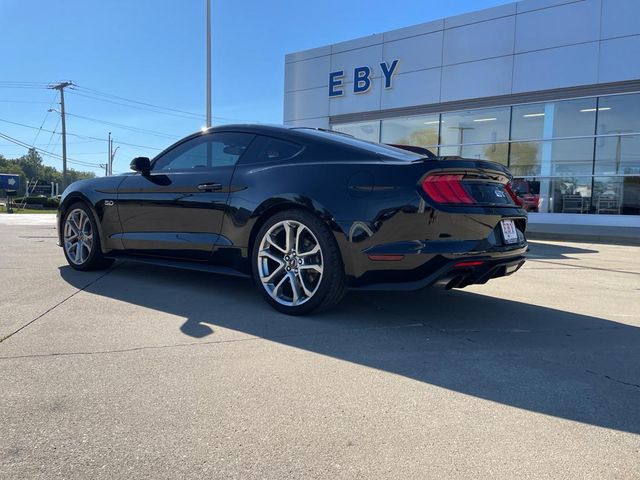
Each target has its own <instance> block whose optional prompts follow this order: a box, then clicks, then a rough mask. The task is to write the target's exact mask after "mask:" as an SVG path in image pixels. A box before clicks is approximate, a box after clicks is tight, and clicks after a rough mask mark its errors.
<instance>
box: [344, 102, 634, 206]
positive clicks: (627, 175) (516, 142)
mask: <svg viewBox="0 0 640 480" xmlns="http://www.w3.org/2000/svg"><path fill="white" fill-rule="evenodd" d="M638 112H640V93H634V94H624V95H609V96H602V97H599V98H596V97H591V98H580V99H571V100H558V101H553V102H543V103H532V104H526V105H514V106H511V107H509V106H506V107H498V108H483V109H477V110H467V111H458V112H442V113H440V114H429V115H420V116H414V117H400V118H389V119H384V120H381V121H374V122H360V123H349V124H342V125H334V126H333V128H334V129H335V130H338V131H341V132H345V133H350V134H352V135H354V136H356V137H358V138H363V139H366V140H373V141H378V140H379V139H380V141H382V142H383V143H399V144H407V145H416V146H420V147H426V148H429V149H430V150H431V151H433V152H434V153H436V154H438V155H440V156H462V157H466V158H473V159H481V160H490V161H494V162H498V163H501V164H503V165H507V166H508V167H509V169H510V170H511V172H512V173H513V175H514V178H515V180H514V185H518V188H517V189H518V191H520V193H521V194H522V195H527V198H528V199H529V204H530V208H529V207H528V208H529V209H530V211H540V212H550V213H584V214H587V213H590V214H600V215H605V214H606V215H640V114H639V113H638Z"/></svg>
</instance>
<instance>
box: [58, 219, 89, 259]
mask: <svg viewBox="0 0 640 480" xmlns="http://www.w3.org/2000/svg"><path fill="white" fill-rule="evenodd" d="M93 244H94V242H93V228H92V226H91V220H90V219H89V216H88V215H87V213H86V212H85V211H84V210H82V209H80V208H76V209H74V210H72V211H71V212H69V214H68V215H67V219H66V221H65V222H64V249H65V252H66V253H67V257H68V258H69V261H71V262H73V263H74V264H75V265H82V264H83V263H85V262H86V261H87V259H88V258H89V255H91V250H92V249H93Z"/></svg>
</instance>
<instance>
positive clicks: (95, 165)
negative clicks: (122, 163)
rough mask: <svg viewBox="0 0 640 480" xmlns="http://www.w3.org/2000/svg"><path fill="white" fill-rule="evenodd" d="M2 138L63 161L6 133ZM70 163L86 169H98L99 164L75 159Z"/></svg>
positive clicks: (51, 153)
mask: <svg viewBox="0 0 640 480" xmlns="http://www.w3.org/2000/svg"><path fill="white" fill-rule="evenodd" d="M0 138H4V139H5V140H7V141H9V142H11V143H15V144H16V145H19V146H21V147H24V148H26V149H28V150H30V149H33V150H35V151H37V152H38V153H40V154H42V155H46V156H49V157H53V158H56V159H58V160H62V156H60V155H58V154H57V153H53V152H49V151H46V150H43V149H41V148H35V147H32V146H30V145H29V144H28V143H25V142H22V141H20V140H17V139H15V138H13V137H10V136H9V135H6V134H4V133H0ZM68 161H69V163H73V164H76V165H81V166H84V167H98V164H97V163H90V162H83V161H81V160H73V159H68Z"/></svg>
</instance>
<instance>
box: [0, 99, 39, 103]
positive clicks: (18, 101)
mask: <svg viewBox="0 0 640 480" xmlns="http://www.w3.org/2000/svg"><path fill="white" fill-rule="evenodd" d="M0 103H39V104H46V103H49V102H45V101H44V100H4V99H3V100H0Z"/></svg>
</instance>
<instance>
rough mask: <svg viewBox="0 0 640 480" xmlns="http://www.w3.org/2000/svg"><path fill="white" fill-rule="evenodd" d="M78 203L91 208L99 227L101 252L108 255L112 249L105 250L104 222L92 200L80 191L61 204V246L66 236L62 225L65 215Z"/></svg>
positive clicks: (59, 216) (70, 195) (59, 234)
mask: <svg viewBox="0 0 640 480" xmlns="http://www.w3.org/2000/svg"><path fill="white" fill-rule="evenodd" d="M77 202H81V203H83V204H84V205H85V206H86V207H87V208H89V211H90V212H91V215H92V216H93V220H94V221H95V223H96V225H97V226H98V238H100V250H101V251H102V253H107V252H109V250H110V249H107V248H105V245H106V241H105V238H104V232H103V230H102V222H101V221H100V217H99V215H98V212H96V209H95V206H94V204H93V202H91V200H89V198H88V197H87V196H86V195H85V194H84V193H82V192H80V191H73V192H70V193H69V194H68V195H66V197H65V198H64V199H63V200H62V202H60V207H58V219H57V220H58V222H57V223H58V225H57V226H58V242H59V244H60V246H62V243H63V241H64V239H63V235H64V228H63V225H62V222H63V219H64V216H65V214H66V213H67V210H68V209H69V207H70V206H71V205H73V204H74V203H77Z"/></svg>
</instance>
